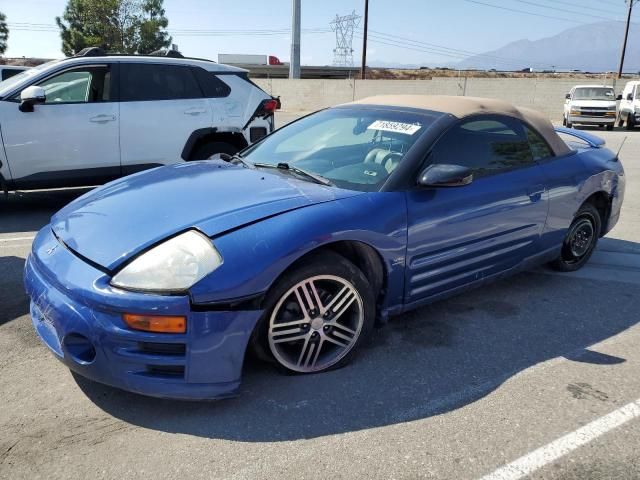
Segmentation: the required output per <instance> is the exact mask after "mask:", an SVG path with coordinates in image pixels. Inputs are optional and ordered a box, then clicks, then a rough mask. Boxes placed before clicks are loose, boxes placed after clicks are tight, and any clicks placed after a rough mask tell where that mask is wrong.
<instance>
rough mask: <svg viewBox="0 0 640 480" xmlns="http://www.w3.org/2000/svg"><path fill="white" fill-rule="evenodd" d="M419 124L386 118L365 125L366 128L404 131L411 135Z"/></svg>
mask: <svg viewBox="0 0 640 480" xmlns="http://www.w3.org/2000/svg"><path fill="white" fill-rule="evenodd" d="M420 128H421V126H420V125H416V124H415V123H402V122H390V121H388V120H376V121H375V122H373V123H372V124H371V125H369V126H368V127H367V130H382V131H385V132H395V133H404V134H405V135H413V134H414V133H416V132H417V131H418V130H420Z"/></svg>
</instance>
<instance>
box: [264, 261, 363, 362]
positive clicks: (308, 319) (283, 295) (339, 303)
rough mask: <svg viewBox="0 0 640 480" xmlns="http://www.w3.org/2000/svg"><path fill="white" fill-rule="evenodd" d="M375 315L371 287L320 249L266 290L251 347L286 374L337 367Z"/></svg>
mask: <svg viewBox="0 0 640 480" xmlns="http://www.w3.org/2000/svg"><path fill="white" fill-rule="evenodd" d="M374 317H375V301H374V296H373V293H372V289H371V286H370V284H369V282H368V280H367V279H366V277H365V276H364V275H363V273H362V272H361V271H360V270H359V269H358V268H357V267H356V266H355V265H354V264H353V263H351V262H350V261H348V260H347V259H346V258H344V257H342V256H341V255H338V254H336V253H334V252H330V251H325V252H322V253H319V254H315V255H313V256H312V257H311V258H309V259H308V260H307V261H305V262H304V263H303V264H302V265H300V266H299V267H298V268H296V269H294V270H292V271H291V272H287V273H286V274H285V275H283V278H281V279H280V280H279V281H278V282H277V283H276V284H275V285H274V287H273V288H272V289H271V290H270V291H269V293H268V294H267V304H266V308H265V314H264V316H263V318H262V319H261V321H260V322H259V324H258V326H257V327H256V331H255V332H254V335H253V338H252V344H253V347H254V351H255V352H256V353H257V354H258V356H259V357H261V358H263V359H270V360H272V361H275V363H276V364H277V365H278V366H279V367H280V368H281V369H283V370H284V371H286V372H288V373H317V372H322V371H326V370H330V369H334V368H339V367H341V366H343V365H345V364H346V363H348V362H349V360H350V359H351V358H352V356H353V355H354V353H355V351H356V350H357V348H358V346H359V345H360V344H361V343H362V342H363V341H364V340H365V339H366V338H367V337H368V335H369V333H370V332H371V329H372V327H373V323H374Z"/></svg>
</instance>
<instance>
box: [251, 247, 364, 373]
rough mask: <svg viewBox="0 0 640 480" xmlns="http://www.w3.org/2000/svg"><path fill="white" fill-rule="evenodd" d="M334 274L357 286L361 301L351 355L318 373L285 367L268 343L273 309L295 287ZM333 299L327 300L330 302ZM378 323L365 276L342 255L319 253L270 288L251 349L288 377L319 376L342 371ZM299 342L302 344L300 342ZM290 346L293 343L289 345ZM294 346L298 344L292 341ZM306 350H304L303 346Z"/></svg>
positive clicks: (316, 371)
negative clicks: (303, 282) (360, 323)
mask: <svg viewBox="0 0 640 480" xmlns="http://www.w3.org/2000/svg"><path fill="white" fill-rule="evenodd" d="M322 275H331V276H335V277H340V278H342V279H344V280H346V281H347V282H349V283H350V284H351V285H353V286H354V287H355V289H356V290H357V292H358V293H359V295H360V297H361V299H362V307H363V309H362V312H363V317H362V326H361V328H360V331H359V335H358V336H357V339H356V340H355V342H354V343H352V346H351V347H350V350H348V353H346V354H345V355H344V356H342V358H340V359H339V360H338V361H336V363H334V364H331V365H329V366H327V367H326V368H322V369H318V370H315V371H308V372H300V371H296V370H292V369H291V368H289V367H287V366H286V365H284V364H283V363H282V362H281V361H280V360H278V358H277V356H276V355H275V354H274V352H273V351H272V349H271V346H270V343H269V327H270V320H271V316H272V314H273V311H274V308H276V306H277V305H278V303H279V302H280V300H281V298H282V297H283V296H286V294H287V292H288V291H289V290H290V289H291V288H293V287H294V286H295V285H296V284H298V283H300V282H302V281H304V280H306V279H309V278H311V277H316V276H322ZM330 300H331V297H329V298H328V300H327V301H330ZM374 322H375V296H374V292H373V290H372V288H371V285H370V284H369V281H368V280H367V278H366V277H365V276H364V274H363V273H362V272H361V271H360V269H358V267H356V266H355V265H354V264H353V263H351V262H350V261H349V260H347V259H346V258H344V257H343V256H342V255H338V254H337V253H334V252H331V251H323V252H319V253H317V254H313V255H311V256H309V258H308V259H306V260H305V261H304V262H303V263H301V264H300V265H299V266H297V267H296V268H294V269H293V270H291V271H289V272H287V273H286V274H284V275H283V276H282V277H281V278H279V279H278V280H277V281H276V282H275V283H274V285H273V286H272V287H271V288H270V289H269V292H268V293H267V295H266V297H265V303H264V314H263V316H262V317H261V318H260V320H259V321H258V324H257V325H256V328H255V329H254V331H253V334H252V336H251V340H250V344H251V345H250V346H251V349H252V350H253V353H254V354H255V355H256V356H257V357H258V358H259V359H260V360H265V361H268V362H271V363H274V364H275V365H276V367H277V368H278V370H280V371H281V372H283V373H286V374H306V373H320V372H326V371H329V370H335V369H337V368H341V367H343V366H345V365H346V364H347V363H349V362H350V361H351V360H352V359H353V357H354V356H355V354H356V352H357V350H358V349H359V347H360V346H361V345H362V344H364V343H365V342H366V341H367V339H368V338H369V336H370V334H371V331H372V329H373V326H374ZM320 333H322V332H320ZM297 342H303V340H298V341H297ZM290 343H291V342H290ZM293 343H294V344H295V342H293ZM302 348H303V349H304V347H302Z"/></svg>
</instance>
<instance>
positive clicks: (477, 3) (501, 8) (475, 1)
mask: <svg viewBox="0 0 640 480" xmlns="http://www.w3.org/2000/svg"><path fill="white" fill-rule="evenodd" d="M463 1H465V2H468V3H475V4H476V5H483V6H485V7H491V8H497V9H499V10H507V11H509V12H515V13H524V14H525V15H532V16H534V17H542V18H548V19H551V20H561V21H564V22H571V23H579V24H582V23H583V22H580V21H578V20H571V19H570V18H564V17H553V16H551V15H543V14H542V13H533V12H527V11H525V10H518V9H516V8H509V7H503V6H500V5H493V4H491V3H484V2H480V1H478V0H463Z"/></svg>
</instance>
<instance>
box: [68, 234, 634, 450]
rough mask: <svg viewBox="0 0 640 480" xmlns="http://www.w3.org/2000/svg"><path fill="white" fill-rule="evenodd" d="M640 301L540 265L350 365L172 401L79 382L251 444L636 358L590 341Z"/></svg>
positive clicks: (248, 375)
mask: <svg viewBox="0 0 640 480" xmlns="http://www.w3.org/2000/svg"><path fill="white" fill-rule="evenodd" d="M611 242H615V240H610V241H609V244H610V245H611ZM627 243H630V242H627ZM638 306H639V300H638V297H637V285H632V284H627V283H619V282H601V281H597V280H590V279H582V278H572V277H569V276H561V275H555V274H553V273H552V272H551V271H548V272H546V273H545V272H542V273H541V272H540V270H538V271H536V272H526V273H522V274H519V275H516V276H515V277H512V278H510V279H508V280H503V281H499V282H497V283H494V284H492V285H489V286H486V287H484V288H481V289H477V290H474V291H471V292H469V293H466V294H464V295H460V296H457V297H454V298H451V299H449V300H445V301H440V302H437V303H435V304H433V305H430V306H427V307H424V308H421V309H418V310H415V311H413V312H410V313H407V314H404V315H402V316H400V317H397V318H395V319H392V320H391V321H390V322H389V324H388V325H386V326H385V327H383V328H380V329H376V330H375V332H374V334H373V336H372V338H371V341H370V343H369V345H368V346H367V347H366V348H364V349H363V351H361V352H360V355H359V356H358V357H357V359H356V360H355V362H354V363H352V364H351V365H349V366H347V367H346V368H343V369H341V370H337V371H332V372H329V373H324V374H318V375H308V376H295V375H294V376H286V375H281V374H279V373H277V372H276V371H275V369H274V368H273V367H271V366H269V365H264V364H260V363H257V362H255V361H250V362H248V363H247V364H246V365H245V369H244V370H245V371H244V378H243V385H242V387H241V392H240V396H239V398H237V399H233V400H224V401H219V402H177V401H170V400H160V399H153V398H147V397H143V396H139V395H135V394H131V393H127V392H123V391H120V390H117V389H113V388H110V387H106V386H103V385H99V384H97V383H93V382H91V381H88V380H85V379H83V378H81V377H78V376H76V381H77V383H78V384H79V386H80V388H81V389H82V390H83V391H84V392H85V394H86V395H87V396H88V397H89V398H90V399H91V400H92V401H93V402H94V403H95V404H96V405H98V406H99V407H100V408H102V409H103V410H104V411H106V412H107V413H109V414H111V415H113V416H115V417H117V418H120V419H122V420H124V421H127V422H129V423H131V424H134V425H138V426H141V427H144V428H150V429H154V430H160V431H164V432H172V433H183V434H189V435H195V436H201V437H206V438H221V439H229V440H235V441H246V442H275V441H287V440H298V439H305V438H315V437H320V436H325V435H332V434H339V433H344V432H350V431H357V430H363V429H369V428H375V427H381V426H385V425H389V424H396V423H401V422H409V421H412V420H417V419H421V418H426V417H429V416H433V415H438V414H442V413H446V412H448V411H451V410H454V409H458V408H461V407H463V406H465V405H467V404H469V403H472V402H474V401H476V400H478V399H480V398H482V397H484V396H485V395H487V394H489V393H490V392H492V391H493V390H495V389H496V388H498V387H499V386H500V385H501V384H502V383H503V382H504V381H506V380H507V379H509V378H511V377H512V376H514V375H515V374H517V373H518V372H521V371H523V370H526V369H527V368H529V367H532V366H534V365H536V364H538V363H541V362H544V361H546V360H550V359H552V358H556V357H565V358H567V359H569V361H580V362H587V363H592V364H594V365H611V364H615V363H620V362H624V361H625V359H623V358H617V357H610V356H607V355H604V354H599V353H598V352H595V351H593V350H589V349H588V348H589V347H590V346H592V345H594V344H596V343H599V342H601V341H603V340H605V339H607V338H610V337H612V336H614V335H616V334H618V333H620V332H622V331H624V330H626V329H628V328H630V327H632V326H633V325H635V324H636V323H638V320H639V315H638ZM212 368H215V365H212ZM577 380H579V379H577ZM531 388H532V389H535V386H534V385H532V386H531ZM533 393H534V392H533V390H532V394H533Z"/></svg>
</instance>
